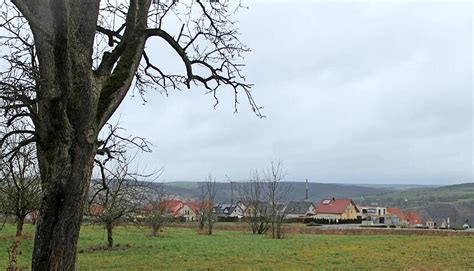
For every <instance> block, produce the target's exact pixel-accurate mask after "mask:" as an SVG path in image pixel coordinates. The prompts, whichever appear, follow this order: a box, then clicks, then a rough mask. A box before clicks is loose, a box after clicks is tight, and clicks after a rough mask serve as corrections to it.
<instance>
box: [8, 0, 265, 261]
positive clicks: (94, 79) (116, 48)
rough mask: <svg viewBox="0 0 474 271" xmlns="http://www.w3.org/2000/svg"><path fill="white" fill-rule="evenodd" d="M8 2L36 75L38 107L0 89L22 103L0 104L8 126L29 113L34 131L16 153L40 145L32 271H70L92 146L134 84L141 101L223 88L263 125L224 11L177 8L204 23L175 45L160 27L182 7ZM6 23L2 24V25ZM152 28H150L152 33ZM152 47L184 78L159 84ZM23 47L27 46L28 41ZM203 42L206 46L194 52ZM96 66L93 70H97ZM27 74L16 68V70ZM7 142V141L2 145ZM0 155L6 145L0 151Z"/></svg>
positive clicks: (14, 88)
mask: <svg viewBox="0 0 474 271" xmlns="http://www.w3.org/2000/svg"><path fill="white" fill-rule="evenodd" d="M0 1H1V2H5V1H6V0H0ZM11 2H12V3H13V4H14V5H15V7H16V9H17V10H18V11H19V12H20V13H21V16H17V17H22V18H24V19H26V21H27V22H28V24H29V27H30V30H31V32H32V34H33V37H34V46H30V47H31V48H34V50H31V52H34V54H32V61H31V63H30V64H31V65H32V66H34V67H32V70H34V71H35V72H36V71H37V75H36V73H35V76H34V78H33V79H32V80H33V81H34V87H33V90H32V92H34V93H35V95H33V98H34V100H27V99H25V97H24V96H21V95H19V89H22V86H21V82H20V86H18V85H17V84H19V83H18V82H17V81H15V80H11V82H12V83H4V82H0V90H1V91H2V92H0V98H1V99H3V100H5V101H14V102H18V101H19V102H22V103H23V104H20V105H18V104H15V105H13V107H12V105H11V103H9V104H7V106H3V105H2V104H0V109H2V110H5V111H8V110H13V113H17V114H16V115H15V114H13V115H9V116H11V118H10V119H9V121H10V120H11V121H13V120H16V119H17V118H18V117H23V116H24V115H25V114H24V113H23V112H20V113H18V111H16V109H17V108H19V107H20V108H22V107H26V108H28V111H29V112H28V113H27V114H26V115H28V116H29V117H30V119H31V122H32V123H33V126H34V131H26V132H27V134H29V135H31V137H29V138H28V139H27V140H25V141H24V142H20V143H19V145H25V144H29V143H32V142H35V143H36V149H37V159H38V164H39V169H40V175H41V183H42V191H43V195H44V196H43V199H42V204H41V208H40V210H39V214H40V215H39V218H38V221H37V227H36V235H35V242H34V248H33V257H32V269H33V270H74V269H75V262H76V261H75V260H76V251H77V241H78V237H79V230H80V225H81V221H82V214H83V208H84V204H85V200H86V197H87V195H88V188H89V182H90V177H91V174H92V168H93V164H94V157H95V156H96V155H97V151H98V148H99V146H100V145H101V143H100V142H98V140H97V136H98V134H99V132H100V131H101V129H102V128H103V126H104V125H105V123H106V122H107V121H108V120H109V118H110V117H111V116H112V115H113V113H114V112H115V110H116V109H117V107H118V106H119V105H120V103H121V102H122V100H123V99H124V97H125V95H126V94H127V92H128V90H129V89H130V87H131V85H132V82H133V80H134V79H135V80H136V85H138V88H139V90H140V93H142V91H144V88H145V87H150V86H153V85H156V86H158V87H160V88H163V89H164V90H165V91H167V89H168V88H171V89H173V88H179V85H185V86H186V87H187V88H190V86H191V84H192V83H194V84H195V85H200V86H202V87H204V88H205V89H206V91H207V93H211V94H212V95H213V96H214V98H215V99H216V104H217V102H218V101H217V97H216V91H217V89H218V88H219V87H221V86H223V85H226V86H228V87H229V88H231V89H232V91H233V92H234V93H235V106H237V104H238V101H237V94H238V92H239V91H242V92H243V93H244V95H245V97H246V98H247V99H248V101H249V103H250V106H251V108H252V110H253V111H254V112H256V114H257V115H258V116H261V115H260V112H259V110H260V107H258V106H256V104H255V102H254V101H253V98H252V96H251V93H250V87H251V85H249V84H247V83H245V82H244V80H245V78H244V77H243V76H242V74H241V66H242V65H241V64H239V63H236V62H235V60H236V59H238V58H240V57H241V53H244V52H247V51H248V49H247V48H246V47H245V46H244V45H243V44H241V43H240V42H239V40H238V38H237V30H236V29H235V28H234V27H233V25H234V22H232V21H230V20H229V19H228V18H229V15H230V14H231V11H228V10H227V8H228V1H222V2H223V3H220V2H217V1H212V2H209V3H206V2H201V1H199V0H196V1H192V2H191V3H188V4H186V3H183V4H182V5H184V7H183V8H185V9H187V10H191V9H193V10H196V12H197V13H199V14H200V17H199V18H197V19H189V18H187V19H186V18H184V19H185V20H188V21H187V22H186V21H185V22H184V24H183V25H182V27H181V31H180V32H179V33H177V34H176V35H172V34H169V33H168V32H166V31H165V30H164V29H162V28H161V26H162V24H161V21H162V19H163V18H164V17H165V16H166V15H167V14H173V12H172V11H170V10H172V9H173V8H175V6H176V5H178V4H181V3H178V1H158V2H156V4H155V11H154V13H153V12H150V5H151V2H152V0H130V1H124V4H120V5H118V6H113V5H114V4H113V3H112V1H110V2H109V1H106V2H104V1H102V2H101V1H99V0H74V1H70V0H69V1H68V0H11ZM165 2H166V3H165ZM101 4H104V5H109V7H108V9H107V8H102V9H101V8H100V5H101ZM169 11H170V12H169ZM102 12H104V13H107V12H109V13H110V12H112V13H114V14H112V15H113V16H117V17H118V20H119V19H120V20H122V21H123V25H122V26H120V27H119V28H118V29H117V28H115V26H114V25H110V24H101V23H100V20H99V18H100V16H99V15H100V14H99V13H102ZM184 13H185V14H187V12H184ZM174 14H178V13H174ZM189 14H195V13H194V12H189ZM7 15H8V14H7V13H4V14H0V17H2V16H3V17H2V18H5V16H7ZM104 16H107V14H105V15H104ZM170 16H171V15H170ZM176 16H178V15H176ZM102 18H104V17H102ZM114 18H115V17H114ZM152 18H156V19H152ZM104 20H106V19H104ZM149 22H153V24H154V25H155V26H154V27H151V28H150V27H149V25H148V23H149ZM11 26H12V24H11V21H10V20H5V24H2V22H0V27H4V28H5V27H11ZM185 26H187V27H185ZM107 28H110V29H107ZM10 33H13V34H12V35H13V36H14V37H13V39H12V40H16V41H18V39H16V38H17V35H19V34H17V33H16V32H15V31H10ZM98 33H99V34H100V35H102V36H101V37H104V36H105V37H106V38H108V45H109V46H110V47H112V49H111V50H110V51H107V50H103V51H102V52H103V54H102V53H99V54H101V57H96V55H94V53H95V52H94V48H95V37H96V36H97V35H98ZM27 36H28V35H27ZM152 37H158V38H161V39H162V40H163V41H164V42H165V43H166V44H167V45H169V46H170V47H171V48H172V49H173V50H174V51H175V52H176V53H177V56H178V57H179V59H180V60H181V61H182V62H183V64H184V66H185V73H184V74H181V75H179V74H178V75H170V74H165V73H164V72H163V71H162V70H161V69H160V68H159V67H158V66H157V65H156V64H152V63H151V60H150V58H149V57H148V56H147V55H146V52H145V50H144V48H145V43H146V41H147V39H149V38H152ZM20 41H21V42H26V41H25V39H20ZM202 42H205V46H202V47H199V46H197V45H198V43H202ZM201 48H205V49H204V50H203V49H201ZM94 60H98V63H96V64H94ZM36 62H37V64H38V65H37V67H36V66H35V64H36ZM194 67H200V70H201V72H202V69H205V70H207V71H208V72H206V73H205V74H206V75H205V76H201V75H199V74H196V71H197V70H199V69H193V68H194ZM23 68H24V66H20V68H19V69H23ZM145 78H148V80H146V79H145ZM2 81H4V80H3V78H2ZM3 91H5V92H3ZM4 93H5V94H4ZM20 96H21V99H20V98H18V97H20ZM26 98H28V97H26ZM33 104H34V106H32V105H33ZM7 113H8V112H7ZM10 113H11V112H10ZM5 115H7V114H5ZM16 133H18V131H17V132H16ZM9 135H10V134H8V133H7V134H6V135H5V137H8V136H9ZM2 145H3V139H2V140H1V141H0V147H1V146H2ZM14 150H15V149H13V151H14ZM11 153H12V151H10V152H7V154H11Z"/></svg>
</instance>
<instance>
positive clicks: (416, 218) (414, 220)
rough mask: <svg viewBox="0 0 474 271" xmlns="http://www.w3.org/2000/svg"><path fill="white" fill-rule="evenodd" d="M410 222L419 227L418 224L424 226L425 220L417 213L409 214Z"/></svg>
mask: <svg viewBox="0 0 474 271" xmlns="http://www.w3.org/2000/svg"><path fill="white" fill-rule="evenodd" d="M407 216H408V222H410V224H411V225H418V224H423V219H421V217H420V216H419V215H418V214H417V213H415V212H409V213H408V215H407Z"/></svg>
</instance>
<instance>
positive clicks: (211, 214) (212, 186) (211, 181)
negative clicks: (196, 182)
mask: <svg viewBox="0 0 474 271" xmlns="http://www.w3.org/2000/svg"><path fill="white" fill-rule="evenodd" d="M206 190H207V202H208V205H209V206H208V208H207V214H206V217H207V234H209V235H212V232H213V229H214V223H215V222H216V220H217V217H216V215H215V210H214V203H215V197H216V179H215V178H213V177H212V176H211V175H210V174H209V177H208V178H207V182H206Z"/></svg>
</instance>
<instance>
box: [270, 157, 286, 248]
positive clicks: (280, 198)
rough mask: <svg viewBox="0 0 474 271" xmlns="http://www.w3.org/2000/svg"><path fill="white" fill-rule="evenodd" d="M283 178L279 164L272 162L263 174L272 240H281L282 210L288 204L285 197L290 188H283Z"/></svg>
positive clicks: (280, 164)
mask: <svg viewBox="0 0 474 271" xmlns="http://www.w3.org/2000/svg"><path fill="white" fill-rule="evenodd" d="M284 177H285V173H284V172H283V166H282V163H281V162H272V163H271V166H270V168H269V169H268V170H267V171H266V174H265V183H266V186H267V188H266V190H265V192H266V199H267V201H268V203H269V205H270V208H269V209H270V210H269V212H268V213H267V214H268V218H269V220H270V223H271V229H272V238H274V239H281V238H282V237H283V232H282V224H283V222H284V218H285V217H284V214H283V209H284V206H285V205H286V204H287V203H288V197H287V195H288V194H289V192H290V189H291V187H290V186H286V187H285V186H284V184H283V183H282V181H283V179H284Z"/></svg>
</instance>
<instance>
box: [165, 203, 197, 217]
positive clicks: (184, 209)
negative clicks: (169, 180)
mask: <svg viewBox="0 0 474 271" xmlns="http://www.w3.org/2000/svg"><path fill="white" fill-rule="evenodd" d="M164 204H165V206H166V213H167V214H168V215H169V216H171V217H172V218H174V219H182V220H183V221H186V222H192V221H197V213H196V211H195V210H194V208H193V206H190V204H187V203H185V202H183V201H181V200H175V199H171V200H166V201H164Z"/></svg>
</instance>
